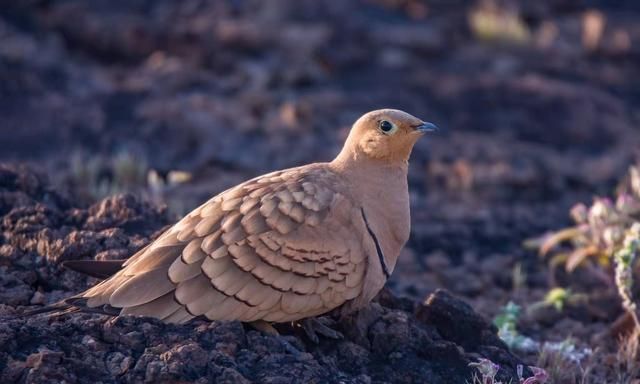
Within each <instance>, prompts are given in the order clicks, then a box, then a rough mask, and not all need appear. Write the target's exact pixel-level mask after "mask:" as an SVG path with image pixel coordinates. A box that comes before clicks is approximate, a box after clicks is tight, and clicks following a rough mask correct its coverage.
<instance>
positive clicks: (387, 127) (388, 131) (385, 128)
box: [379, 120, 398, 135]
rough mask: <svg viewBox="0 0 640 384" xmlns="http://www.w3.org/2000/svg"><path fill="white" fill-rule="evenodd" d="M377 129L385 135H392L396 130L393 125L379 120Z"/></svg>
mask: <svg viewBox="0 0 640 384" xmlns="http://www.w3.org/2000/svg"><path fill="white" fill-rule="evenodd" d="M379 127H380V130H381V131H382V133H384V134H385V135H393V134H394V133H396V131H397V130H398V127H397V126H396V125H395V124H393V123H392V122H390V121H387V120H381V121H380V123H379Z"/></svg>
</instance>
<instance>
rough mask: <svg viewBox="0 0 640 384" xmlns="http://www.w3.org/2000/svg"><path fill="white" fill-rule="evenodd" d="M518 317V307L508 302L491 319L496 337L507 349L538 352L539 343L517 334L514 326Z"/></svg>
mask: <svg viewBox="0 0 640 384" xmlns="http://www.w3.org/2000/svg"><path fill="white" fill-rule="evenodd" d="M519 316H520V306H519V305H517V304H515V303H513V302H511V301H510V302H509V303H507V305H505V306H504V307H502V311H501V312H500V313H499V314H498V315H497V316H496V317H495V318H494V319H493V324H495V326H496V327H498V336H500V338H501V339H502V341H504V342H505V344H507V346H509V348H512V349H515V350H518V351H526V352H534V351H537V350H538V347H539V343H538V342H536V341H534V340H533V339H531V338H529V337H526V336H523V335H521V334H520V333H518V330H517V329H516V324H517V322H518V317H519Z"/></svg>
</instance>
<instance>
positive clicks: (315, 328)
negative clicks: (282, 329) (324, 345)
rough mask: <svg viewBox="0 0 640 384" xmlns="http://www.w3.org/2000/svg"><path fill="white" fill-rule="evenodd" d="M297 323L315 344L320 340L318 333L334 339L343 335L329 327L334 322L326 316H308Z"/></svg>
mask: <svg viewBox="0 0 640 384" xmlns="http://www.w3.org/2000/svg"><path fill="white" fill-rule="evenodd" d="M298 323H299V324H300V326H301V327H302V329H303V330H304V333H305V334H306V335H307V337H308V338H309V339H310V340H311V341H313V342H314V343H316V344H318V343H319V342H320V339H319V338H318V334H320V335H322V336H325V337H328V338H330V339H336V340H339V339H342V338H343V337H344V336H343V335H342V333H340V332H338V331H336V330H335V329H332V328H331V327H330V326H331V325H334V322H333V321H332V320H331V319H330V318H328V317H309V318H306V319H304V320H302V321H300V322H298Z"/></svg>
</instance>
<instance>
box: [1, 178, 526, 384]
mask: <svg viewBox="0 0 640 384" xmlns="http://www.w3.org/2000/svg"><path fill="white" fill-rule="evenodd" d="M0 213H1V214H2V215H3V220H2V224H1V228H2V244H3V245H2V247H0V256H1V259H0V260H1V264H0V284H1V286H2V293H1V294H0V299H1V303H2V304H0V335H1V336H0V368H1V372H2V373H1V375H0V381H1V382H4V383H17V382H26V383H50V382H58V381H66V382H80V383H85V382H94V383H112V382H154V383H155V382H167V383H169V382H176V381H181V382H202V383H207V382H212V381H214V382H220V383H250V382H263V383H290V382H299V383H321V382H326V383H329V382H345V383H347V382H348V383H371V382H408V383H411V382H423V381H425V380H427V381H428V382H430V383H452V382H463V381H464V380H465V379H467V378H469V377H471V375H472V368H471V367H469V363H473V362H475V361H477V360H478V358H480V357H484V358H488V359H491V361H493V362H495V363H497V364H500V365H501V367H502V370H501V372H500V377H501V378H504V379H516V378H517V376H516V369H517V365H524V363H523V362H522V361H521V360H520V359H518V358H517V357H515V356H514V355H512V354H511V353H510V352H509V351H508V349H507V347H506V345H504V343H503V342H502V341H501V340H500V338H499V337H498V336H497V334H496V331H497V330H496V328H495V326H493V325H491V324H490V323H489V322H488V321H487V320H486V319H484V318H483V317H481V316H480V315H478V314H477V313H476V312H474V311H473V309H472V308H471V307H470V306H469V305H468V304H466V303H464V302H463V301H461V300H459V299H456V298H454V297H453V296H451V295H450V294H449V293H446V292H445V291H437V292H435V293H433V294H432V295H431V296H430V297H429V298H428V299H427V300H426V301H425V302H424V303H422V304H420V303H414V302H412V301H410V300H406V299H405V300H402V299H398V298H396V297H395V296H393V295H392V294H391V293H390V292H388V291H385V292H383V293H382V294H381V295H380V297H379V298H378V300H377V302H376V303H374V304H372V305H371V306H370V307H369V308H367V309H365V310H363V311H360V312H359V313H357V314H354V315H351V316H349V317H347V318H344V319H340V320H339V322H338V324H337V326H336V329H339V330H340V331H341V332H342V333H343V334H344V335H345V338H344V340H340V341H337V342H336V341H334V340H322V342H321V343H320V344H318V345H316V344H314V343H313V342H311V341H309V340H308V339H306V338H305V337H302V335H301V334H300V332H298V330H296V329H287V327H286V326H284V328H283V333H284V334H287V335H288V336H285V337H283V338H279V337H274V336H266V335H263V334H261V333H259V332H257V331H255V330H252V329H250V328H246V327H243V325H242V324H241V323H239V322H221V323H219V322H214V323H209V322H207V321H198V320H196V321H193V322H191V323H189V324H188V325H167V324H163V323H162V322H160V321H157V320H154V319H146V318H132V317H129V318H118V319H109V318H108V317H106V316H101V315H93V314H69V315H65V316H62V317H57V318H49V317H47V316H39V317H38V316H36V317H25V316H23V315H22V312H23V311H22V309H24V306H28V305H33V304H42V303H44V302H51V300H55V298H59V297H61V296H66V295H68V294H69V293H70V292H77V291H79V290H82V289H85V288H86V287H87V286H88V285H89V284H90V283H91V282H89V281H87V280H88V279H86V278H82V277H81V276H78V274H77V273H74V272H70V271H66V270H64V268H63V267H61V266H60V262H62V261H64V260H73V259H82V258H87V257H88V258H91V257H96V258H119V257H123V256H124V257H126V256H128V255H129V254H131V253H132V252H133V251H134V250H135V249H137V248H139V247H140V244H143V243H146V242H148V240H149V237H153V235H152V234H153V233H154V231H156V230H160V229H162V228H163V227H164V225H165V224H166V223H167V222H168V221H167V218H166V215H165V214H164V213H163V212H162V211H158V210H157V209H156V208H154V207H153V206H150V205H149V204H145V203H141V202H140V201H139V200H137V199H136V198H134V197H133V196H131V195H121V196H119V197H114V198H107V199H105V200H102V201H101V202H98V203H96V204H95V205H92V206H90V207H89V208H87V209H81V208H78V207H76V206H74V204H73V202H72V201H71V200H69V199H68V198H66V197H65V196H63V195H61V194H59V193H58V192H56V191H55V190H53V189H51V187H50V186H49V185H48V184H47V183H46V181H43V177H42V176H38V175H37V174H35V173H32V172H29V171H28V170H26V169H24V168H13V167H4V166H0ZM285 343H290V344H292V345H293V347H294V348H295V349H297V350H298V351H299V353H296V351H295V350H294V351H291V350H289V349H287V348H286V346H285Z"/></svg>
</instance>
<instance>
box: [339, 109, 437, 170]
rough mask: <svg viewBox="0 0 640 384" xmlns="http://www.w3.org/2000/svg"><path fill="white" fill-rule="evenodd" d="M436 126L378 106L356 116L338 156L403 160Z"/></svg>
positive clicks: (386, 160)
mask: <svg viewBox="0 0 640 384" xmlns="http://www.w3.org/2000/svg"><path fill="white" fill-rule="evenodd" d="M435 130H437V127H436V126H435V125H434V124H432V123H427V122H424V121H422V120H420V119H418V118H417V117H415V116H412V115H410V114H408V113H406V112H403V111H400V110H397V109H379V110H376V111H371V112H369V113H366V114H364V115H363V116H362V117H360V118H359V119H358V120H357V121H356V122H355V123H354V124H353V127H352V128H351V131H350V132H349V137H348V138H347V141H346V142H345V145H344V148H343V149H342V152H341V153H340V155H339V156H338V157H339V158H341V157H343V158H344V157H345V156H346V157H352V158H362V157H365V158H368V159H373V160H379V161H384V162H390V163H393V162H406V161H407V160H408V159H409V155H411V150H412V149H413V145H414V144H415V143H416V141H418V139H419V138H420V137H421V136H422V135H424V134H425V133H427V132H431V131H435Z"/></svg>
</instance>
